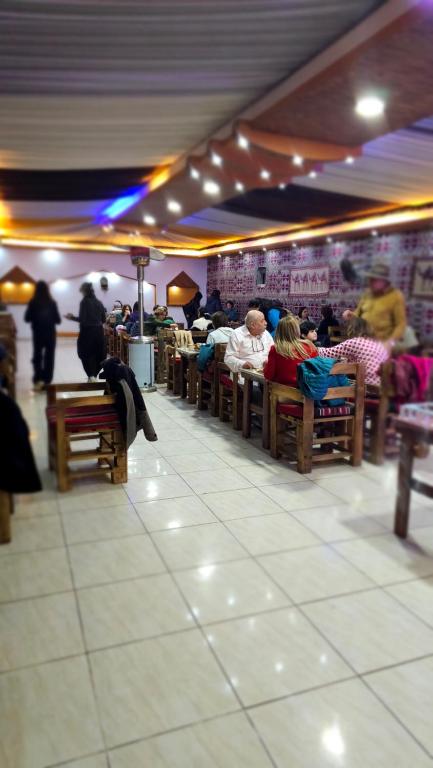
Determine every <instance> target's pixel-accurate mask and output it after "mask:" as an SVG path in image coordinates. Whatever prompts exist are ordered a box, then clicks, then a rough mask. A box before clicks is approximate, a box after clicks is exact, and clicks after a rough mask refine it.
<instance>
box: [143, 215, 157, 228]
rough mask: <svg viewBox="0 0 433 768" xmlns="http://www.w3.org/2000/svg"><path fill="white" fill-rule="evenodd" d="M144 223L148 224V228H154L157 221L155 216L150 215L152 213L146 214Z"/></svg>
mask: <svg viewBox="0 0 433 768" xmlns="http://www.w3.org/2000/svg"><path fill="white" fill-rule="evenodd" d="M143 221H144V223H145V224H147V226H148V227H153V226H154V224H156V219H155V217H154V216H151V214H150V213H146V214H145V215H144V216H143Z"/></svg>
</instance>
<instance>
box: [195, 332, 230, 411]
mask: <svg viewBox="0 0 433 768" xmlns="http://www.w3.org/2000/svg"><path fill="white" fill-rule="evenodd" d="M226 347H227V344H215V351H214V359H213V360H212V362H211V364H210V365H209V366H208V368H207V369H206V370H205V371H197V408H198V410H199V411H204V410H206V409H207V408H208V407H210V412H211V414H212V416H218V414H219V372H220V370H221V368H219V367H218V365H219V364H223V363H224V355H225V352H226ZM226 370H227V371H228V368H227V366H226Z"/></svg>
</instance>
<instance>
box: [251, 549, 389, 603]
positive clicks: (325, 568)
mask: <svg viewBox="0 0 433 768" xmlns="http://www.w3.org/2000/svg"><path fill="white" fill-rule="evenodd" d="M259 561H260V563H261V564H262V566H263V568H264V569H265V570H266V571H267V573H269V574H270V575H271V576H272V578H273V579H274V580H275V581H276V582H277V584H279V585H280V587H282V589H284V590H285V592H287V594H288V595H289V596H290V597H291V599H292V600H293V602H295V603H304V602H306V601H310V600H320V599H321V598H324V597H331V596H332V595H341V594H344V593H346V592H356V591H358V590H360V589H369V588H371V587H374V584H373V582H372V581H370V579H368V578H367V577H366V576H364V574H363V573H361V572H360V571H358V569H357V568H354V567H353V565H351V564H350V563H348V562H347V561H346V560H345V559H344V558H343V557H341V556H340V555H339V554H337V553H336V552H334V551H333V550H332V549H331V548H330V547H327V546H326V545H322V546H319V547H309V548H308V549H299V550H295V551H293V552H279V553H278V554H275V555H268V556H265V557H261V558H260V559H259Z"/></svg>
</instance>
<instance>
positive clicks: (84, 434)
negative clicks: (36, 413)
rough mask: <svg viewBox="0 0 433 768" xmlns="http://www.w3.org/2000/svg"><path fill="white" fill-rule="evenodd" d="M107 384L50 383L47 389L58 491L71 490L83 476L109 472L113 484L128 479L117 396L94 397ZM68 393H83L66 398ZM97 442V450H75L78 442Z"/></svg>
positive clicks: (50, 449) (52, 465)
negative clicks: (75, 466)
mask: <svg viewBox="0 0 433 768" xmlns="http://www.w3.org/2000/svg"><path fill="white" fill-rule="evenodd" d="M104 388H105V382H101V383H94V384H49V385H48V387H47V428H48V457H49V466H50V469H53V470H54V471H55V472H56V476H57V485H58V489H59V491H68V490H70V488H71V487H72V482H73V481H74V480H75V479H77V478H81V477H93V476H98V475H106V474H107V473H110V477H111V482H112V483H126V482H127V479H128V467H127V450H126V443H125V438H124V435H123V432H122V429H121V425H120V422H119V418H118V415H117V412H116V409H115V402H116V399H115V396H114V395H104V394H102V395H95V394H93V395H92V394H89V395H87V394H86V393H92V392H93V393H94V392H96V391H97V390H101V389H102V390H103V389H104ZM65 393H77V394H78V393H84V394H83V395H82V396H78V397H77V396H72V397H64V396H61V395H64V394H65ZM80 440H94V441H96V443H97V445H96V446H95V447H94V448H86V449H84V450H81V451H80V450H77V451H73V450H72V446H73V444H74V443H75V442H76V441H80ZM91 459H95V460H96V464H95V465H93V466H90V467H87V466H86V467H84V468H80V469H78V470H73V469H72V465H73V464H75V463H77V462H83V461H86V462H87V461H89V460H91Z"/></svg>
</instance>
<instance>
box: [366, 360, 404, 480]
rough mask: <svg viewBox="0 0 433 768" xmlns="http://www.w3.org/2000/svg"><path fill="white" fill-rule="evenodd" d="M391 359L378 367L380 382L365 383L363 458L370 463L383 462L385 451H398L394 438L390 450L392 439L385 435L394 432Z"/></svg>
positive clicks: (394, 452)
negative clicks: (391, 408) (391, 411)
mask: <svg viewBox="0 0 433 768" xmlns="http://www.w3.org/2000/svg"><path fill="white" fill-rule="evenodd" d="M391 366H392V363H391V361H388V362H387V363H384V364H383V365H382V366H381V369H380V384H367V385H366V396H365V419H364V458H365V459H366V460H367V461H369V462H370V463H371V464H377V465H380V464H383V462H384V460H385V454H386V453H388V452H389V453H392V454H393V455H395V454H396V453H398V447H397V443H396V439H395V440H394V441H393V442H394V447H393V449H392V450H391V445H392V441H388V451H387V450H386V445H387V437H388V438H389V437H390V435H391V433H392V434H393V435H395V437H396V433H395V430H394V428H393V424H392V422H393V415H392V414H391V413H390V407H391V394H392V387H391Z"/></svg>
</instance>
